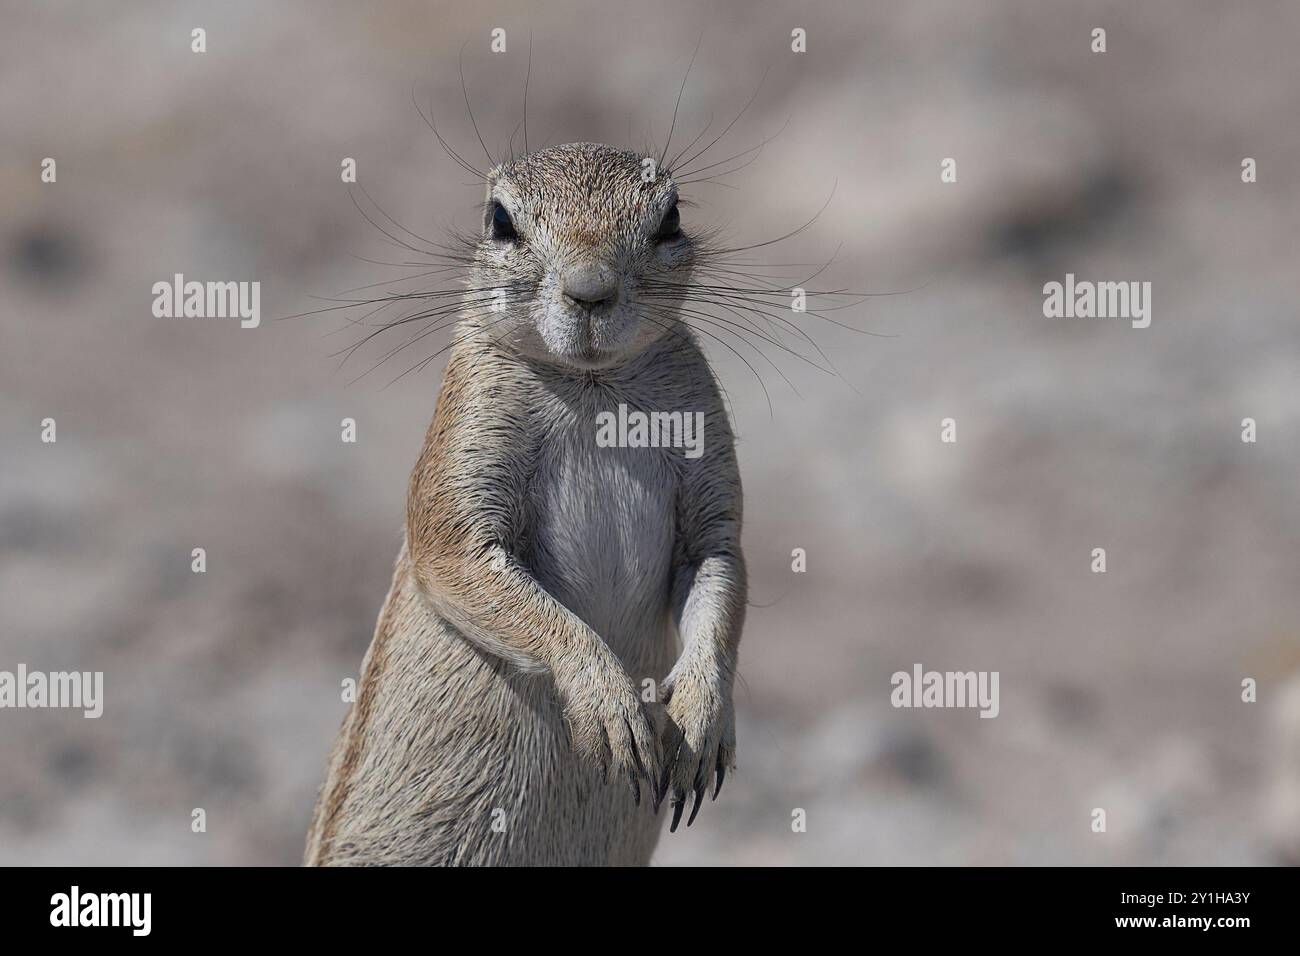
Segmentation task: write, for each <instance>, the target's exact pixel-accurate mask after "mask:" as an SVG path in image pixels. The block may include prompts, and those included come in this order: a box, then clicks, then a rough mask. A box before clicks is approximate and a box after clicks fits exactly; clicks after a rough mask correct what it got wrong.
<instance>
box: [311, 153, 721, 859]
mask: <svg viewBox="0 0 1300 956" xmlns="http://www.w3.org/2000/svg"><path fill="white" fill-rule="evenodd" d="M484 178H485V180H486V182H487V200H486V204H485V212H484V224H483V231H482V234H481V236H476V237H474V240H473V243H472V246H473V249H472V268H471V270H470V272H469V274H468V276H467V280H468V282H467V285H468V288H467V290H466V291H465V292H464V293H463V299H462V300H461V305H460V317H459V320H458V326H457V330H456V332H455V334H454V340H453V341H454V344H453V346H452V348H451V353H450V358H449V360H448V364H447V368H446V372H445V377H444V380H443V384H442V391H441V394H440V396H439V398H438V403H437V410H436V412H435V414H434V417H433V422H432V424H431V425H430V427H429V431H428V435H427V438H426V440H425V444H424V448H423V451H422V452H421V453H420V457H419V460H418V461H417V462H416V465H415V469H414V472H413V473H412V475H411V482H410V491H409V498H408V504H407V520H406V530H405V539H404V542H403V545H402V548H401V551H400V553H399V555H398V558H397V566H396V571H395V573H394V576H393V582H392V588H391V590H390V591H389V594H388V598H387V600H386V602H385V604H384V607H383V610H382V612H381V613H380V616H379V621H378V624H377V626H376V629H375V635H374V639H373V641H372V643H371V645H370V649H369V651H368V652H367V654H366V656H365V660H364V663H363V665H362V671H361V681H360V685H359V688H358V697H357V701H356V703H355V704H353V706H352V708H351V710H350V711H349V713H348V715H347V717H346V719H345V721H344V723H343V727H342V729H341V731H340V733H339V737H338V740H337V742H336V744H335V746H334V750H333V753H332V756H331V758H330V762H329V768H328V773H327V777H326V780H325V783H324V786H323V787H322V788H321V792H320V796H319V799H318V802H317V806H316V810H315V814H314V816H313V820H312V823H311V829H310V832H309V834H308V843H307V852H306V861H307V862H308V863H309V864H319V865H325V864H645V863H647V862H648V861H649V859H650V855H651V853H652V852H653V850H654V848H655V844H656V843H657V842H658V839H659V831H660V829H661V827H660V824H661V820H662V819H663V817H661V816H660V815H659V813H658V811H659V809H660V804H661V802H662V801H663V800H664V798H665V797H669V805H670V807H671V810H672V817H673V819H672V825H671V826H672V829H674V830H675V829H676V828H677V824H678V821H679V820H680V818H681V816H682V814H683V811H684V809H686V805H687V804H688V803H691V807H690V813H689V816H688V818H687V822H688V825H689V823H690V822H692V821H693V820H694V818H695V815H696V814H697V813H698V812H699V809H700V806H701V804H702V802H703V800H704V798H705V795H706V792H707V791H709V790H712V791H713V796H714V797H716V796H717V791H718V790H719V789H720V788H721V786H722V781H723V779H724V776H725V773H726V771H727V769H728V768H729V767H730V766H731V765H732V762H733V758H734V754H735V719H734V715H733V711H732V685H733V678H734V675H735V669H736V655H737V648H738V644H739V639H740V632H741V626H742V623H743V620H744V616H745V606H746V576H745V564H744V559H743V557H742V555H741V549H740V531H741V486H740V476H739V472H738V469H737V464H736V458H735V450H734V440H733V436H732V432H731V428H730V426H729V423H728V420H727V415H726V411H725V408H724V406H723V403H722V401H721V398H720V395H719V390H718V387H717V383H716V381H715V379H714V377H713V374H712V372H711V370H710V368H709V366H708V363H707V362H706V360H705V358H704V356H703V354H702V353H701V351H700V349H699V347H698V345H697V343H696V340H695V337H694V335H693V333H692V331H691V329H690V328H689V327H688V325H687V323H686V322H685V321H683V319H682V317H681V315H680V309H681V307H682V300H683V297H684V295H685V290H687V289H689V288H690V287H691V285H690V283H691V276H692V270H693V268H694V267H695V266H696V265H697V264H698V257H699V255H700V248H701V244H700V242H699V237H694V236H692V234H691V233H690V231H686V230H683V229H682V226H681V221H680V216H679V213H678V196H677V185H678V184H677V183H675V182H674V180H673V177H672V175H671V174H670V173H669V172H667V171H666V170H663V169H655V164H654V161H653V160H652V159H648V158H647V157H644V156H642V155H639V154H636V153H631V152H626V151H623V150H618V149H614V148H612V147H608V146H602V145H596V144H591V143H574V144H569V145H564V146H555V147H551V148H547V149H543V150H540V151H537V152H533V153H530V154H528V155H526V156H524V157H523V158H521V159H515V160H512V161H509V162H506V163H503V164H501V165H498V166H497V167H496V168H494V169H493V170H491V171H490V172H488V173H486V174H485V176H484ZM624 406H625V408H623V407H624ZM616 409H617V410H620V411H625V410H626V409H630V410H632V412H639V413H641V414H642V415H645V416H652V417H654V418H656V419H658V420H659V423H660V424H664V425H666V423H667V421H668V416H670V415H672V414H674V413H679V414H680V415H683V416H684V415H692V414H694V413H703V421H704V422H705V427H706V429H707V431H706V435H707V437H706V440H705V441H704V442H703V444H702V449H701V453H699V454H697V455H695V456H689V455H686V454H683V451H682V449H681V448H674V447H666V446H667V445H670V444H671V443H668V442H651V443H646V442H641V443H640V444H641V445H642V447H617V445H618V444H619V443H615V445H616V447H608V445H609V444H610V443H608V442H601V441H598V425H597V423H598V420H599V419H600V416H602V414H608V413H610V412H613V411H615V410H616ZM678 420H680V419H678ZM621 444H623V445H624V446H626V445H634V444H637V443H636V442H633V441H625V442H623V443H621ZM679 647H680V651H679ZM647 679H649V680H650V681H653V682H654V684H648V683H646V681H647ZM692 797H693V800H692ZM664 816H667V813H665V814H664Z"/></svg>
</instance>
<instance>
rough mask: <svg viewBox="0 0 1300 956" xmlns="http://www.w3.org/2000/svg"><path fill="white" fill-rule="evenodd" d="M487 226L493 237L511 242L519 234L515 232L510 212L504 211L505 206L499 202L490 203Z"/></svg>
mask: <svg viewBox="0 0 1300 956" xmlns="http://www.w3.org/2000/svg"><path fill="white" fill-rule="evenodd" d="M489 226H490V228H491V230H492V238H493V239H497V240H500V241H502V242H512V241H514V240H515V239H518V238H519V234H518V233H517V232H515V224H514V220H512V219H511V218H510V213H508V212H506V207H505V206H503V205H501V204H500V203H499V202H494V203H493V204H492V220H491V222H490V223H489Z"/></svg>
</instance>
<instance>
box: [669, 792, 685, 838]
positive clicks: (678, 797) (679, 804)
mask: <svg viewBox="0 0 1300 956" xmlns="http://www.w3.org/2000/svg"><path fill="white" fill-rule="evenodd" d="M684 809H686V791H684V790H682V789H681V788H680V787H677V788H675V789H674V790H673V822H672V825H671V826H670V827H669V828H668V832H669V833H676V832H677V824H679V823H681V822H682V811H683V810H684Z"/></svg>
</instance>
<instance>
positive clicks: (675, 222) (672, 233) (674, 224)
mask: <svg viewBox="0 0 1300 956" xmlns="http://www.w3.org/2000/svg"><path fill="white" fill-rule="evenodd" d="M681 234H682V217H681V214H680V213H679V212H678V211H677V203H673V204H672V205H671V206H670V207H669V208H668V211H667V212H666V213H664V218H663V220H662V221H661V222H660V223H659V231H658V232H656V233H655V242H671V241H672V240H673V239H677V238H679V237H680V236H681Z"/></svg>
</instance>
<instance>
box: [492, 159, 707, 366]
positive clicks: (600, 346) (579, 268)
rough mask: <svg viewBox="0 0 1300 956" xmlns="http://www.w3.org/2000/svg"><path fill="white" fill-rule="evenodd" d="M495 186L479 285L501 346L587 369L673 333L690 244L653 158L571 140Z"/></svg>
mask: <svg viewBox="0 0 1300 956" xmlns="http://www.w3.org/2000/svg"><path fill="white" fill-rule="evenodd" d="M487 187H488V188H487V199H486V203H485V206H484V212H483V232H482V235H481V237H480V239H479V241H478V245H477V248H476V249H475V253H474V262H475V266H476V269H475V273H476V274H475V275H474V277H473V280H472V283H473V289H474V292H475V293H476V294H477V295H479V296H488V297H490V298H489V299H488V301H489V309H488V310H487V314H486V320H485V322H484V324H485V325H486V326H487V327H488V328H489V330H490V331H491V332H492V338H493V339H494V340H496V341H500V342H504V343H508V344H509V346H510V347H512V348H514V349H515V350H517V351H519V352H521V353H523V354H525V355H528V356H530V357H532V358H535V359H540V360H543V361H547V362H551V363H555V364H560V365H563V366H567V367H569V368H573V369H583V370H591V369H599V368H604V367H607V366H610V365H614V364H617V363H618V362H620V361H622V360H624V359H626V358H627V357H629V356H631V355H633V354H635V353H636V352H638V351H640V350H641V349H644V348H645V347H646V346H647V345H649V344H650V343H652V342H654V341H655V340H657V339H659V338H661V337H663V336H665V335H670V334H673V332H674V328H675V326H676V323H677V322H678V321H679V319H678V318H677V317H676V308H675V307H676V305H678V304H679V301H678V300H679V298H680V296H679V294H678V293H679V291H680V290H681V289H682V288H683V287H684V286H686V284H688V283H689V279H690V270H691V266H692V264H693V260H694V245H693V243H692V240H691V238H690V236H688V235H687V234H686V233H685V232H684V231H683V230H682V227H681V220H680V215H679V213H678V209H677V206H678V196H677V186H676V185H675V184H674V183H673V180H672V177H671V176H670V175H669V174H668V173H667V172H666V171H664V170H661V169H657V168H656V166H655V160H654V159H653V157H645V156H641V155H638V154H636V153H631V152H627V151H624V150H620V149H615V148H613V147H610V146H602V145H599V144H595V143H569V144H566V145H563V146H553V147H550V148H547V149H542V150H539V151H538V152H534V153H530V154H529V155H527V156H524V157H522V158H520V159H517V160H513V161H511V162H509V163H503V164H502V165H500V166H497V167H496V168H495V169H493V170H492V171H491V172H490V173H488V175H487Z"/></svg>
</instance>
